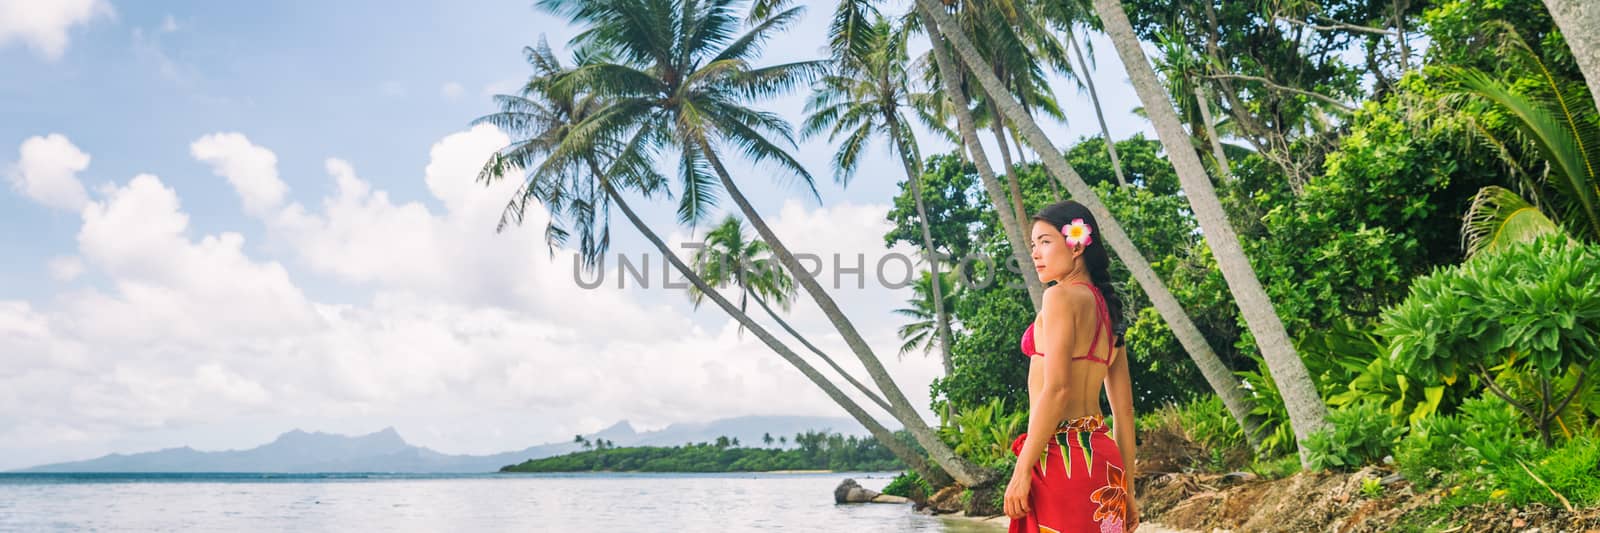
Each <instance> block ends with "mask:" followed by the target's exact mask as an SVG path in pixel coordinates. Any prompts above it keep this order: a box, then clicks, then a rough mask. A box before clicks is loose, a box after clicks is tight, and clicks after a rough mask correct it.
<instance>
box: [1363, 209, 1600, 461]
mask: <svg viewBox="0 0 1600 533" xmlns="http://www.w3.org/2000/svg"><path fill="white" fill-rule="evenodd" d="M1378 332H1379V334H1381V335H1383V336H1384V337H1385V338H1387V339H1388V343H1389V350H1388V353H1389V360H1390V362H1391V363H1393V364H1394V366H1395V368H1396V369H1398V370H1399V371H1401V372H1405V373H1407V374H1410V375H1414V376H1417V377H1418V378H1419V379H1421V380H1422V381H1423V382H1424V383H1425V384H1426V385H1430V386H1431V385H1435V384H1441V383H1442V384H1450V383H1454V382H1456V381H1457V380H1460V379H1467V378H1468V377H1469V376H1470V377H1475V378H1477V379H1478V383H1480V384H1482V385H1483V386H1486V387H1487V388H1488V389H1489V391H1490V392H1492V393H1493V394H1495V395H1496V396H1499V397H1500V398H1501V399H1503V400H1505V401H1506V402H1507V403H1508V404H1509V405H1510V406H1512V407H1514V408H1515V409H1516V410H1517V411H1518V412H1520V413H1521V414H1522V415H1523V416H1524V417H1525V418H1524V419H1523V420H1521V421H1514V422H1518V423H1522V424H1528V425H1531V427H1532V428H1533V429H1534V430H1536V431H1537V432H1538V434H1539V435H1540V436H1541V438H1542V439H1543V440H1544V441H1545V442H1546V443H1550V442H1551V438H1552V436H1551V431H1550V428H1551V423H1552V422H1555V421H1556V420H1557V419H1558V417H1559V416H1560V414H1561V412H1562V410H1563V409H1566V407H1567V406H1568V405H1570V404H1571V403H1572V402H1573V401H1574V400H1575V399H1576V396H1577V393H1579V392H1581V391H1580V390H1577V389H1576V388H1571V389H1570V390H1568V391H1566V393H1562V391H1561V390H1560V389H1559V385H1560V382H1559V379H1558V378H1559V377H1560V373H1564V372H1570V371H1572V367H1579V368H1584V369H1586V368H1588V367H1589V364H1590V363H1591V362H1592V361H1593V360H1594V358H1595V356H1596V355H1597V354H1600V249H1597V248H1596V247H1595V246H1592V245H1585V244H1581V243H1578V242H1575V241H1572V240H1570V239H1568V238H1566V237H1564V236H1562V235H1560V234H1554V235H1547V236H1545V237H1541V238H1539V239H1537V240H1534V241H1531V242H1526V243H1519V244H1515V245H1511V246H1507V247H1505V248H1504V249H1503V250H1500V251H1499V252H1497V253H1492V254H1483V255H1479V256H1476V257H1474V258H1473V259H1471V260H1469V261H1467V262H1465V263H1462V264H1461V265H1458V266H1454V267H1449V268H1444V269H1439V270H1438V271H1436V272H1434V273H1433V274H1430V275H1427V276H1423V277H1421V278H1418V279H1417V280H1416V281H1415V282H1414V283H1413V284H1412V286H1411V292H1410V295H1409V296H1407V298H1406V299H1405V301H1403V302H1401V303H1400V304H1399V305H1397V306H1395V307H1393V308H1391V309H1388V310H1386V311H1385V312H1384V313H1383V322H1382V324H1380V325H1379V328H1378ZM1578 373H1579V374H1580V375H1578V376H1575V379H1574V384H1575V385H1576V384H1578V383H1577V381H1579V380H1578V379H1577V378H1581V377H1582V376H1581V374H1582V373H1583V371H1582V370H1578ZM1519 374H1520V375H1523V376H1531V379H1533V380H1534V382H1535V383H1536V384H1537V387H1536V388H1535V387H1525V388H1524V389H1533V390H1532V392H1531V393H1530V394H1531V395H1532V396H1534V397H1537V399H1538V401H1537V402H1532V401H1527V400H1519V399H1517V398H1516V397H1513V396H1511V395H1510V393H1509V392H1508V391H1507V390H1506V388H1505V387H1502V386H1501V385H1500V384H1499V382H1498V380H1497V378H1503V377H1510V378H1515V376H1517V375H1519ZM1580 405H1581V403H1580Z"/></svg>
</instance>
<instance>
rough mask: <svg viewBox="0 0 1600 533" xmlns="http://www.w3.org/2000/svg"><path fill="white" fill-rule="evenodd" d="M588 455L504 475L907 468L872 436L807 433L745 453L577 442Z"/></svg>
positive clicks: (728, 447)
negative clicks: (780, 446)
mask: <svg viewBox="0 0 1600 533" xmlns="http://www.w3.org/2000/svg"><path fill="white" fill-rule="evenodd" d="M574 441H575V442H578V443H579V444H580V445H582V446H584V448H586V450H585V451H581V452H575V453H570V454H566V455H559V456H555V457H545V458H541V459H530V460H528V461H524V462H522V463H519V464H515V465H507V466H505V467H502V468H501V469H500V471H501V472H519V473H534V472H773V471H793V470H822V471H867V472H882V471H890V470H904V469H905V468H906V465H905V463H903V462H901V461H900V460H899V459H897V458H895V456H894V454H892V453H890V452H889V450H888V448H885V447H883V445H882V444H879V443H878V440H877V439H874V438H872V437H857V436H854V435H852V436H848V437H847V436H844V435H841V434H838V433H833V434H828V433H822V432H816V431H806V432H802V433H797V434H795V435H794V439H793V440H792V441H790V440H789V439H788V438H787V437H779V438H778V439H774V438H773V437H772V436H771V435H770V434H767V435H763V436H762V442H761V444H764V445H766V446H772V445H773V444H774V443H778V444H785V445H786V444H788V443H790V442H792V443H793V444H794V445H795V446H794V447H793V448H770V447H763V448H744V447H740V443H739V439H738V438H737V437H735V438H731V439H730V438H728V437H726V436H719V437H717V440H716V441H714V442H700V443H693V444H686V445H683V446H635V447H614V446H613V445H612V443H610V442H608V441H605V440H603V439H602V440H599V441H589V440H587V439H584V438H583V437H582V436H579V437H577V438H575V439H574Z"/></svg>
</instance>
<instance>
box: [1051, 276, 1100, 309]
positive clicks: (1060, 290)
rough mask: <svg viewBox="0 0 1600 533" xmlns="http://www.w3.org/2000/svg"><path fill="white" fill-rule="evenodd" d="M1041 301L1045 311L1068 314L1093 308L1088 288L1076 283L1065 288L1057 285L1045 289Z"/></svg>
mask: <svg viewBox="0 0 1600 533" xmlns="http://www.w3.org/2000/svg"><path fill="white" fill-rule="evenodd" d="M1043 300H1044V306H1043V307H1044V309H1045V310H1056V311H1063V312H1069V313H1070V312H1073V311H1080V310H1084V309H1092V308H1093V307H1094V293H1093V292H1090V291H1089V288H1088V287H1085V286H1083V285H1078V284H1076V283H1074V284H1072V285H1066V286H1063V285H1062V284H1060V283H1057V284H1055V285H1051V286H1049V287H1045V289H1044V298H1043ZM1043 312H1044V311H1040V313H1043Z"/></svg>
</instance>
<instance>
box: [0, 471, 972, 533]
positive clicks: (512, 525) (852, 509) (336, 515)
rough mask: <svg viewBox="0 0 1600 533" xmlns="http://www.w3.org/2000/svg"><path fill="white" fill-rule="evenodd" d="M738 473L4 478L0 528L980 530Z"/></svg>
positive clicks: (827, 480)
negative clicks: (841, 501)
mask: <svg viewBox="0 0 1600 533" xmlns="http://www.w3.org/2000/svg"><path fill="white" fill-rule="evenodd" d="M893 477H894V473H892V472H888V473H885V472H871V473H861V472H857V473H849V472H846V473H736V474H635V473H583V474H476V475H408V474H0V531H27V532H32V531H80V530H82V531H452V532H454V531H463V532H465V531H560V532H567V531H571V532H589V531H686V532H718V531H838V532H850V533H865V532H901V531H919V532H951V533H957V532H961V533H979V532H992V531H996V530H995V529H993V528H986V527H984V526H980V525H976V524H972V523H970V522H965V521H959V520H947V519H941V518H936V517H931V516H925V515H920V514H916V513H913V512H912V511H911V507H910V504H902V505H896V504H847V505H837V504H834V503H833V489H834V487H836V486H837V485H838V484H839V482H840V481H842V480H844V479H845V478H852V479H855V480H856V481H857V482H858V483H860V484H861V486H862V487H865V488H868V489H872V490H880V489H882V488H883V487H884V486H885V485H887V484H888V483H889V481H890V479H892V478H893Z"/></svg>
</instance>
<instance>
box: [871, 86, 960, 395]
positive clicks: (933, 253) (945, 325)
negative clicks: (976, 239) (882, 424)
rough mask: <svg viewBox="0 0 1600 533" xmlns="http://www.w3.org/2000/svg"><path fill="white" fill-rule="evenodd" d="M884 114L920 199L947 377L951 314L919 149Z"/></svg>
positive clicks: (952, 369)
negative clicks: (946, 303)
mask: <svg viewBox="0 0 1600 533" xmlns="http://www.w3.org/2000/svg"><path fill="white" fill-rule="evenodd" d="M884 115H885V117H884V119H885V121H886V124H887V125H888V130H889V132H890V133H889V135H891V136H893V137H894V138H895V145H896V149H898V150H899V151H900V164H901V166H904V167H905V170H906V180H907V181H909V182H911V195H912V196H914V197H916V199H917V218H918V221H919V222H920V223H919V224H918V226H920V227H921V229H922V249H923V250H924V252H925V253H924V254H923V255H924V256H925V257H927V260H928V270H929V271H931V272H932V273H933V283H930V284H929V285H930V286H931V287H932V291H931V292H932V293H933V302H934V305H933V319H934V320H935V321H936V324H935V326H936V328H935V329H937V330H938V332H939V356H940V359H942V360H943V361H944V375H945V377H947V378H948V377H950V375H951V374H953V373H955V370H956V369H955V363H954V362H953V361H952V359H951V354H950V344H951V335H950V314H949V313H948V312H946V311H945V308H944V287H943V285H944V283H941V282H940V280H941V279H943V278H941V277H939V250H938V249H937V248H934V246H933V230H932V229H931V227H930V226H929V225H930V224H931V222H929V221H928V207H927V203H926V202H924V201H923V199H922V173H921V172H918V171H917V168H916V166H915V165H916V161H915V159H914V158H915V154H916V153H917V151H916V150H913V149H911V146H908V144H909V143H908V142H907V141H908V140H907V139H906V138H905V135H910V132H905V134H904V135H900V134H897V133H895V132H900V131H902V130H901V124H900V121H899V120H898V119H896V118H895V114H894V113H885V114H884Z"/></svg>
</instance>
